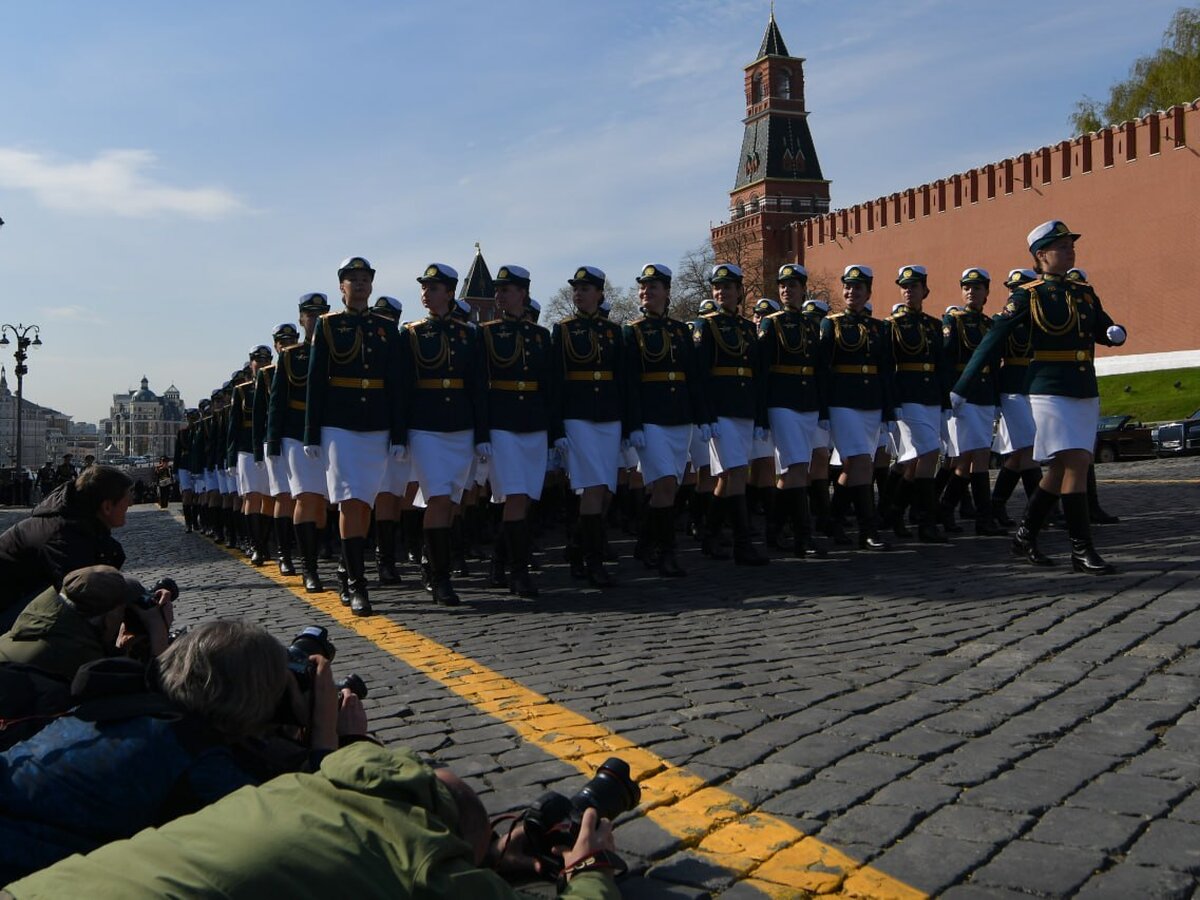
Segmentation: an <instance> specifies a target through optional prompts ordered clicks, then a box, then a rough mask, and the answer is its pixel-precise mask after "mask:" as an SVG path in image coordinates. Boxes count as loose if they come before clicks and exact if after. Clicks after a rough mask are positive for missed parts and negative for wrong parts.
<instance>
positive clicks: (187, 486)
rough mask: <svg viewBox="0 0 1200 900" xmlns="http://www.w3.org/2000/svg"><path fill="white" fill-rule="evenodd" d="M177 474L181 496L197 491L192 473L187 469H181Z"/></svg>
mask: <svg viewBox="0 0 1200 900" xmlns="http://www.w3.org/2000/svg"><path fill="white" fill-rule="evenodd" d="M175 474H176V475H178V476H179V492H180V493H181V494H182V493H183V492H184V491H192V490H195V487H194V484H195V482H194V481H193V479H192V473H191V472H189V471H188V470H187V469H180V470H179V471H178V472H176V473H175Z"/></svg>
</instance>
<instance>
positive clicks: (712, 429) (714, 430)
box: [708, 422, 721, 438]
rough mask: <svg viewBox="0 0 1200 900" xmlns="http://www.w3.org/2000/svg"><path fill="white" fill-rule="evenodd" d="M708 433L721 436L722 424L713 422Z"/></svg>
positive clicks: (714, 436) (716, 436)
mask: <svg viewBox="0 0 1200 900" xmlns="http://www.w3.org/2000/svg"><path fill="white" fill-rule="evenodd" d="M708 433H709V434H710V435H711V436H712V437H713V438H719V437H720V436H721V426H720V425H718V424H717V423H716V422H713V423H712V424H711V425H709V426H708Z"/></svg>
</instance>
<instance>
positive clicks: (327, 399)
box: [304, 309, 405, 446]
mask: <svg viewBox="0 0 1200 900" xmlns="http://www.w3.org/2000/svg"><path fill="white" fill-rule="evenodd" d="M400 346H401V340H400V337H399V335H398V334H397V332H396V325H395V323H394V322H392V320H391V319H387V318H384V317H383V316H377V315H374V314H373V313H372V312H371V311H370V310H364V311H363V312H357V311H355V310H352V309H343V310H341V311H339V312H331V313H326V314H325V315H323V316H321V321H320V322H319V323H318V324H317V328H316V331H315V332H314V333H313V345H312V355H311V357H310V359H309V366H308V385H307V388H308V394H307V396H306V398H305V405H306V406H305V420H304V443H305V445H308V446H312V445H317V444H320V443H321V429H322V428H323V427H325V426H328V427H330V428H343V429H345V430H347V431H386V432H388V434H389V439H390V442H391V443H392V444H400V443H403V440H402V438H401V426H400V422H401V418H402V416H403V409H402V407H403V406H404V401H405V396H404V394H403V393H402V392H401V389H400Z"/></svg>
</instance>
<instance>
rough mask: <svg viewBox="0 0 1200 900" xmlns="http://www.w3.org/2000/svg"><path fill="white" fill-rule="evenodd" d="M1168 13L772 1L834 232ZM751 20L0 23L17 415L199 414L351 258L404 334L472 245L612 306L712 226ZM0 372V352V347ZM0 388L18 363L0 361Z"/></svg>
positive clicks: (1088, 81) (704, 4)
mask: <svg viewBox="0 0 1200 900" xmlns="http://www.w3.org/2000/svg"><path fill="white" fill-rule="evenodd" d="M1178 5H1179V3H1178V2H1177V0H1170V2H1161V0H1139V2H1137V3H1129V2H1127V0H1090V2H1070V0H1067V2H1060V3H1057V4H1046V3H1044V2H1030V0H1012V2H1008V3H1006V4H1002V5H996V4H985V3H977V2H973V0H960V2H938V0H911V2H907V3H895V2H879V0H863V2H854V0H847V2H841V3H829V2H824V3H822V2H803V0H779V2H778V3H777V4H776V18H777V21H778V23H779V26H780V29H781V31H782V33H783V36H784V39H785V41H786V42H787V45H788V49H789V50H790V51H791V53H792V54H794V55H796V56H802V57H805V58H806V60H807V62H806V63H805V76H806V97H807V101H808V106H809V109H810V112H811V115H810V124H811V128H812V131H813V135H814V139H815V141H816V147H817V152H818V155H819V156H820V159H821V164H822V167H823V169H824V172H825V176H826V177H827V178H830V179H831V180H832V182H833V184H832V193H833V203H834V206H835V207H836V206H844V205H846V204H850V203H855V202H858V201H860V200H865V199H869V198H871V197H875V196H879V195H882V194H886V193H890V192H891V191H894V190H898V189H901V188H904V187H907V186H910V185H916V184H921V183H924V182H927V181H929V180H931V179H934V178H937V177H940V176H943V175H948V174H951V173H953V172H956V171H959V170H961V169H964V168H968V167H971V166H974V165H978V164H981V163H984V162H988V161H991V160H996V159H1000V158H1003V157H1005V156H1008V155H1010V154H1014V153H1020V152H1022V151H1024V150H1028V149H1032V148H1035V147H1038V146H1041V145H1042V144H1046V143H1050V142H1053V141H1055V140H1059V139H1061V138H1063V137H1065V136H1068V135H1069V127H1068V125H1067V116H1068V115H1069V113H1070V111H1071V109H1072V108H1073V104H1074V102H1075V100H1077V99H1078V98H1079V97H1081V96H1082V95H1084V94H1091V95H1092V96H1097V97H1099V96H1103V95H1104V93H1105V92H1106V90H1107V88H1108V86H1109V85H1110V84H1111V83H1112V82H1113V81H1115V80H1117V79H1119V78H1121V77H1123V76H1124V75H1125V74H1126V73H1127V71H1128V69H1129V65H1130V63H1131V62H1132V60H1133V59H1134V58H1135V57H1136V56H1138V55H1141V54H1143V53H1147V52H1150V51H1152V50H1153V49H1154V48H1156V47H1157V46H1158V44H1159V42H1160V39H1161V35H1162V32H1163V29H1164V28H1165V27H1166V24H1167V22H1168V20H1169V18H1170V16H1171V13H1172V12H1173V11H1174V9H1175V8H1176V7H1177V6H1178ZM768 11H769V4H768V3H767V2H759V0H755V2H748V0H726V2H715V0H640V2H633V0H611V2H598V3H584V2H577V0H569V2H568V0H557V2H549V0H509V2H505V3H495V2H476V0H463V2H459V0H447V2H442V3H411V2H391V3H384V2H359V3H328V2H326V3H317V2H258V3H256V2H249V0H244V2H217V0H212V2H205V3H194V4H175V3H172V4H167V3H161V2H140V3H138V2H121V0H110V2H107V3H103V4H99V3H78V2H54V0H39V2H38V3H15V2H14V3H6V4H3V5H2V6H0V217H3V218H4V219H5V221H6V222H7V224H6V225H5V226H4V228H3V229H0V321H4V322H13V323H15V322H18V321H21V322H25V323H28V322H31V321H32V322H36V323H37V324H39V325H40V326H41V327H42V334H43V339H44V341H45V346H43V347H41V348H39V349H38V351H36V353H35V355H34V356H33V357H32V359H31V361H30V366H31V369H30V375H29V376H28V377H27V379H26V394H27V396H28V397H29V398H30V399H31V400H34V401H35V402H38V403H43V404H45V405H49V406H54V407H56V408H59V409H62V410H63V411H65V412H68V413H71V414H73V415H74V416H75V417H76V419H77V420H86V421H96V420H98V419H100V418H101V417H103V416H105V415H107V412H108V406H109V403H110V401H111V394H112V393H113V392H114V391H121V390H124V389H126V388H129V387H136V386H137V382H138V380H139V379H140V378H141V377H142V375H143V374H145V375H146V376H148V377H149V379H150V384H151V387H152V388H154V389H155V390H157V391H160V392H161V391H162V390H163V389H165V388H166V387H167V385H168V384H169V383H172V382H173V383H175V384H176V385H178V386H179V388H180V389H181V390H182V392H183V396H184V399H185V400H186V401H187V402H188V403H189V405H195V403H196V401H197V400H198V399H199V398H200V396H206V395H207V394H208V392H209V391H210V390H211V389H212V388H213V387H216V386H218V385H219V384H220V383H221V382H222V381H224V380H225V379H226V378H228V377H229V373H230V372H231V371H233V370H234V369H235V368H237V367H238V366H240V364H241V363H242V362H243V361H244V359H245V357H246V354H247V353H248V351H249V350H250V348H251V347H253V346H254V345H255V344H258V343H269V336H270V332H271V330H272V329H273V327H274V326H275V325H276V324H278V323H280V322H283V321H294V320H295V301H296V299H297V298H298V297H299V295H300V294H302V293H305V292H306V291H312V290H321V291H325V292H327V293H329V294H331V295H335V294H336V287H337V286H336V283H335V282H336V275H335V270H336V268H337V263H338V261H339V260H341V259H342V258H343V257H346V256H349V255H351V254H363V255H366V256H367V257H368V258H370V259H371V260H372V262H373V263H374V264H375V267H376V269H377V270H378V275H377V277H376V282H375V284H376V292H377V293H387V294H392V295H394V296H397V297H400V298H401V299H402V300H403V301H404V302H405V306H406V312H412V313H413V314H414V315H416V314H417V311H418V308H419V302H418V299H417V292H416V290H415V289H416V282H415V277H416V275H417V274H418V273H419V272H420V270H421V269H422V268H423V266H424V265H425V264H426V263H428V262H430V261H434V260H436V261H441V262H448V263H450V264H451V265H453V266H455V267H456V268H458V269H459V271H460V272H461V273H463V274H465V271H466V268H467V266H468V265H469V263H470V260H471V258H472V255H473V244H474V242H475V241H480V242H481V244H482V246H483V252H484V256H485V258H486V259H487V260H488V262H489V264H490V265H491V267H492V270H493V271H494V270H495V269H496V268H497V267H498V266H499V265H500V264H501V263H504V262H513V263H517V264H520V265H524V266H526V267H527V268H529V269H530V270H531V272H532V274H533V278H534V284H533V294H534V296H536V297H549V296H550V295H551V294H552V293H553V292H554V291H555V290H556V289H557V288H558V287H559V286H560V285H561V284H562V283H563V282H564V281H565V279H566V278H567V277H569V275H570V274H571V272H572V270H573V269H574V268H575V267H576V266H577V265H579V264H581V263H588V264H592V265H598V266H600V267H601V268H603V269H605V270H606V271H607V272H608V273H609V276H610V278H612V279H613V280H615V281H617V282H619V283H625V282H631V281H632V279H633V277H634V275H635V274H636V272H637V270H638V268H639V267H640V265H641V264H642V263H644V262H647V261H655V262H663V263H666V264H667V265H670V266H674V265H675V264H676V263H677V261H678V260H679V258H680V257H681V256H682V255H683V254H684V253H685V252H686V251H687V250H689V249H691V248H693V247H695V246H697V245H698V244H700V243H701V242H702V241H704V240H705V239H706V237H707V233H708V227H709V224H710V223H711V222H716V221H720V220H722V219H723V218H724V217H725V215H726V206H727V201H728V192H729V189H730V187H732V184H733V178H734V175H735V166H736V165H737V154H738V148H739V146H740V141H741V130H742V125H741V117H742V115H743V113H744V97H743V93H742V67H743V66H744V65H746V64H748V63H750V62H751V61H752V60H753V57H754V55H755V53H756V51H757V49H758V46H759V42H760V40H761V38H762V34H763V30H764V28H765V26H766V22H767V16H768ZM4 349H6V350H7V349H11V348H4ZM0 361H2V362H3V363H4V364H5V365H6V366H7V367H8V370H9V375H10V385H11V384H12V377H11V375H12V365H13V363H12V358H11V354H9V353H5V354H4V355H3V357H0Z"/></svg>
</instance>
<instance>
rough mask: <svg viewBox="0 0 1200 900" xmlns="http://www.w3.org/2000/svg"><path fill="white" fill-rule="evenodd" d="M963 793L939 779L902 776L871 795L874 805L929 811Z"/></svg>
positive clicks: (950, 801)
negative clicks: (927, 779) (930, 779)
mask: <svg viewBox="0 0 1200 900" xmlns="http://www.w3.org/2000/svg"><path fill="white" fill-rule="evenodd" d="M960 793H961V791H960V789H959V788H956V787H952V786H950V785H948V784H941V783H940V782H937V781H926V780H922V779H918V778H902V779H900V780H899V781H896V782H893V783H892V784H889V785H888V786H887V787H885V788H883V789H882V790H880V791H879V792H878V793H876V794H874V795H873V796H872V797H871V804H872V805H873V806H875V805H878V806H905V807H909V808H911V809H915V810H918V811H921V812H928V811H930V810H934V809H937V808H938V807H940V806H945V805H946V804H947V803H952V802H953V801H954V800H955V799H956V798H957V797H958V796H959V794H960Z"/></svg>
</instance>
